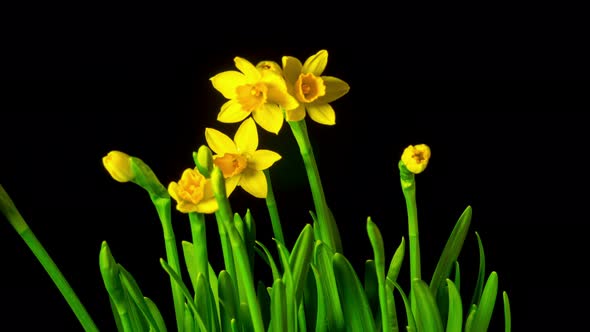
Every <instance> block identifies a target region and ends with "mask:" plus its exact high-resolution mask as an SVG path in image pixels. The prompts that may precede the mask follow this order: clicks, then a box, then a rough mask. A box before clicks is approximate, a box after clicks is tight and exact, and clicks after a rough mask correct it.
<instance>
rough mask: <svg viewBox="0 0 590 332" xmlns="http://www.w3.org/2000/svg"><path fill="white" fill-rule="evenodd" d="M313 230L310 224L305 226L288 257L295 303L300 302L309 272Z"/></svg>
mask: <svg viewBox="0 0 590 332" xmlns="http://www.w3.org/2000/svg"><path fill="white" fill-rule="evenodd" d="M313 244H314V238H313V229H312V227H311V225H310V224H307V225H305V227H304V228H303V230H301V233H300V234H299V237H298V238H297V241H295V245H294V246H293V250H292V252H291V254H290V256H289V266H290V268H291V272H292V274H293V282H294V283H295V284H294V291H295V303H297V304H298V303H299V302H300V301H301V297H302V296H303V288H304V286H305V280H306V278H307V274H308V272H309V264H310V262H311V258H312V254H313Z"/></svg>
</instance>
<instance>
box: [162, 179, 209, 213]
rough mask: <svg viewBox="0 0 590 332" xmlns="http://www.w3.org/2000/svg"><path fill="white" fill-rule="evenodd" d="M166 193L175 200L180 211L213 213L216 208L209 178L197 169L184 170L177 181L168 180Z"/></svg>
mask: <svg viewBox="0 0 590 332" xmlns="http://www.w3.org/2000/svg"><path fill="white" fill-rule="evenodd" d="M168 193H169V194H170V196H171V197H172V198H174V200H176V203H177V204H176V209H177V210H178V211H180V212H184V213H188V212H200V213H213V212H215V211H217V209H218V206H217V201H216V200H215V196H214V193H213V187H212V185H211V180H209V179H207V178H205V177H204V176H203V175H202V174H201V173H199V171H198V170H197V169H191V168H187V169H186V170H184V172H182V176H181V178H180V180H179V181H178V182H174V181H173V182H170V184H169V185H168Z"/></svg>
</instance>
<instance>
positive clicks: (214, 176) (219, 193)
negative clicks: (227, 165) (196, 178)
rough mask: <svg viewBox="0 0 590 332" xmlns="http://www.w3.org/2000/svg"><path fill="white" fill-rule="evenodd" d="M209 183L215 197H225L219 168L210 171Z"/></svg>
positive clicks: (223, 181) (221, 173)
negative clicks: (211, 185)
mask: <svg viewBox="0 0 590 332" xmlns="http://www.w3.org/2000/svg"><path fill="white" fill-rule="evenodd" d="M211 183H212V184H213V192H214V193H215V197H227V196H226V190H225V178H224V177H223V172H222V171H221V168H219V167H217V166H215V167H213V170H212V171H211Z"/></svg>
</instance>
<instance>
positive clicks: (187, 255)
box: [181, 241, 197, 292]
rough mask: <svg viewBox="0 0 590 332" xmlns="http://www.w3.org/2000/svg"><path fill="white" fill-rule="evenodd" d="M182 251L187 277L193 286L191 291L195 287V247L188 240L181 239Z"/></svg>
mask: <svg viewBox="0 0 590 332" xmlns="http://www.w3.org/2000/svg"><path fill="white" fill-rule="evenodd" d="M181 243H182V252H183V254H184V262H185V264H186V269H187V271H188V277H189V279H190V281H191V285H192V287H193V292H195V291H196V289H197V262H196V258H195V249H194V247H193V244H192V243H191V242H188V241H182V242H181Z"/></svg>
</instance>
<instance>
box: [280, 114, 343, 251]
mask: <svg viewBox="0 0 590 332" xmlns="http://www.w3.org/2000/svg"><path fill="white" fill-rule="evenodd" d="M287 123H288V124H289V126H290V127H291V131H292V132H293V136H295V140H296V141H297V145H298V146H299V152H300V153H301V157H302V158H303V164H304V166H305V170H306V172H307V178H308V180H309V185H310V188H311V195H312V198H313V203H314V206H315V209H316V213H317V219H318V224H319V228H320V235H321V237H322V238H321V240H322V241H323V242H325V243H326V244H327V245H328V246H329V247H330V248H332V249H333V250H334V251H335V252H339V253H342V243H341V240H340V234H339V232H338V227H336V222H335V221H334V218H333V216H332V213H331V212H330V210H329V209H328V205H327V203H326V199H325V195H324V189H323V188H322V182H321V180H320V173H319V170H318V167H317V164H316V160H315V157H314V155H313V149H312V146H311V143H310V141H309V135H308V133H307V127H306V125H305V119H303V120H300V121H287Z"/></svg>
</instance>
